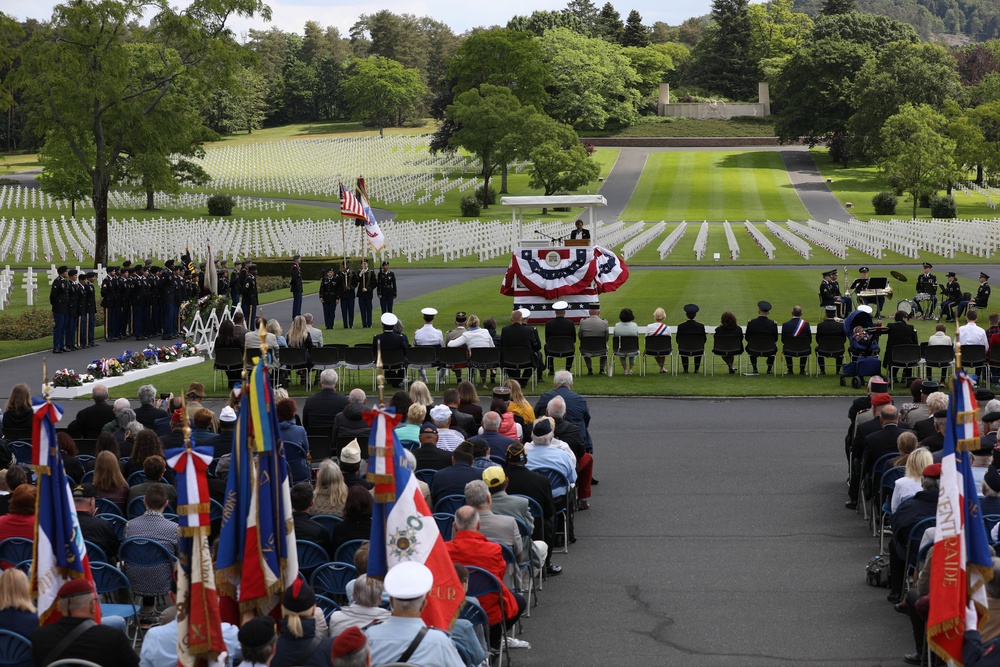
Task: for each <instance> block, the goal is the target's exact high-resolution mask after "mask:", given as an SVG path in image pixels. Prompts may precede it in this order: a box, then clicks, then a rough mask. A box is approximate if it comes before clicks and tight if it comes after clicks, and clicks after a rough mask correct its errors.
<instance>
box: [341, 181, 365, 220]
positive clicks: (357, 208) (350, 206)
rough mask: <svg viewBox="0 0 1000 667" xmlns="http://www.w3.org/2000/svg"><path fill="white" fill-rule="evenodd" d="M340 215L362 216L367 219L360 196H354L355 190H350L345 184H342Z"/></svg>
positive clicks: (361, 217)
mask: <svg viewBox="0 0 1000 667" xmlns="http://www.w3.org/2000/svg"><path fill="white" fill-rule="evenodd" d="M340 215H342V216H344V217H345V218H360V219H362V220H365V219H366V218H365V209H364V207H363V206H362V205H361V202H360V201H358V198H357V197H355V196H354V193H353V192H349V191H348V190H347V188H345V187H344V184H343V183H341V184H340Z"/></svg>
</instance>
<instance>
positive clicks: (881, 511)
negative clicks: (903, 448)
mask: <svg viewBox="0 0 1000 667" xmlns="http://www.w3.org/2000/svg"><path fill="white" fill-rule="evenodd" d="M905 475H906V467H905V466H896V467H895V468H889V469H888V470H886V471H885V472H883V473H882V476H881V479H880V481H879V485H878V488H879V495H880V496H881V497H882V504H881V505H879V506H877V507H876V509H875V512H876V516H877V517H878V520H877V521H873V522H872V523H873V524H874V525H875V532H876V534H877V537H878V539H879V553H885V547H884V542H885V525H886V524H887V523H888V522H889V517H890V516H892V507H891V503H892V493H893V491H895V490H896V480H898V479H899V478H900V477H903V476H905Z"/></svg>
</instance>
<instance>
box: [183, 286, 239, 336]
mask: <svg viewBox="0 0 1000 667" xmlns="http://www.w3.org/2000/svg"><path fill="white" fill-rule="evenodd" d="M231 303H232V299H230V298H229V296H228V295H223V294H206V295H205V296H203V297H201V298H199V299H197V300H195V299H189V300H188V301H185V302H184V303H182V304H181V307H180V315H181V328H182V329H183V330H184V331H188V330H190V329H191V326H192V325H193V324H194V317H195V313H201V321H202V322H206V323H207V322H208V318H209V317H210V316H211V315H212V311H213V310H214V311H215V315H216V317H220V318H221V317H222V313H223V311H225V310H226V309H227V308H229V306H230V304H231Z"/></svg>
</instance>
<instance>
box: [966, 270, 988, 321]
mask: <svg viewBox="0 0 1000 667" xmlns="http://www.w3.org/2000/svg"><path fill="white" fill-rule="evenodd" d="M970 303H971V304H972V307H973V308H976V309H977V310H980V309H984V308H986V307H988V306H989V305H990V277H989V276H988V275H986V274H985V273H983V272H980V273H979V288H978V289H977V290H976V296H975V298H973V299H969V300H966V299H963V300H962V301H961V302H960V303H959V304H958V317H961V316H962V315H964V314H965V310H966V308H969V304H970Z"/></svg>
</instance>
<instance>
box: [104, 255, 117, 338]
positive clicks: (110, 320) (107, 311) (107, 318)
mask: <svg viewBox="0 0 1000 667" xmlns="http://www.w3.org/2000/svg"><path fill="white" fill-rule="evenodd" d="M117 271H118V267H117V266H109V267H108V274H107V275H106V276H104V280H102V281H101V308H103V309H104V340H111V339H112V337H113V335H114V330H115V311H114V306H113V305H112V298H111V297H112V294H113V293H114V291H115V288H114V285H115V273H116V272H117Z"/></svg>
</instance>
